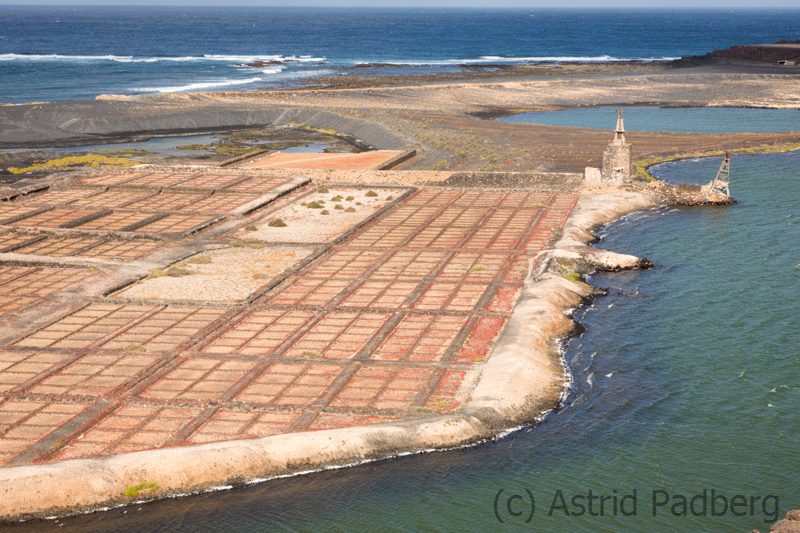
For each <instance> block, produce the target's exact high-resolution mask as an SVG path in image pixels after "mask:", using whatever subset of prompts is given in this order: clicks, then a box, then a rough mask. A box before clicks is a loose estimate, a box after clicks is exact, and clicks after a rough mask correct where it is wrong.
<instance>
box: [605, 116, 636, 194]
mask: <svg viewBox="0 0 800 533" xmlns="http://www.w3.org/2000/svg"><path fill="white" fill-rule="evenodd" d="M631 168H632V165H631V145H630V144H628V142H627V141H626V140H625V121H624V118H623V116H622V110H621V109H617V127H616V129H615V130H614V140H613V141H612V142H611V144H609V145H608V146H607V147H606V150H605V152H603V168H602V170H601V172H602V175H603V180H604V181H606V182H608V183H613V184H622V183H624V182H626V181H628V180H629V179H630V177H631Z"/></svg>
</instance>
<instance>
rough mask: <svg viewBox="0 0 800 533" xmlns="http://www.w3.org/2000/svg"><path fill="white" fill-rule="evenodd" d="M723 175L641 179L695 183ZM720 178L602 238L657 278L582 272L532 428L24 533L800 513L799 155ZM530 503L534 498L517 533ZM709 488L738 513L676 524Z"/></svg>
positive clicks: (665, 170)
mask: <svg viewBox="0 0 800 533" xmlns="http://www.w3.org/2000/svg"><path fill="white" fill-rule="evenodd" d="M718 164H719V160H718V159H704V160H685V161H678V162H673V163H668V164H664V165H659V166H657V167H655V168H654V169H653V171H654V172H655V174H656V175H657V176H658V177H660V178H662V179H665V180H667V181H672V182H705V181H708V179H709V177H710V176H712V175H713V173H714V172H715V171H716V168H717V166H718ZM732 172H733V180H732V190H733V194H734V195H735V196H736V198H737V199H738V201H739V203H738V204H736V205H734V206H731V207H727V208H683V209H657V210H653V211H647V212H642V213H637V214H634V215H631V216H628V217H626V218H624V219H622V220H620V221H618V222H615V223H613V224H611V225H609V226H607V227H605V228H603V229H602V231H601V232H600V236H601V240H600V242H599V243H598V246H600V247H602V248H607V249H612V250H616V251H620V252H627V253H632V254H637V255H640V256H646V257H648V258H649V259H651V260H652V261H653V262H654V263H655V264H656V268H654V269H652V270H648V271H642V272H626V273H617V274H597V275H595V276H592V278H591V280H590V281H591V282H592V283H593V284H595V285H598V286H601V287H605V288H607V289H608V295H607V296H605V297H602V298H599V299H597V300H595V302H594V304H593V305H591V306H590V307H588V308H585V309H583V310H581V311H579V312H578V313H577V319H578V320H579V321H580V322H581V323H582V324H583V325H584V326H585V327H586V333H585V334H583V335H582V336H579V337H576V338H574V339H572V340H570V341H569V342H568V343H567V345H566V351H565V358H566V361H567V363H568V365H569V368H570V371H571V373H572V376H573V384H572V387H571V390H570V393H569V396H568V398H567V399H566V401H565V404H564V406H563V407H562V408H561V409H560V410H559V411H557V412H555V413H553V414H551V415H550V416H549V417H547V418H546V419H545V421H544V422H543V423H541V424H539V425H538V426H536V427H530V428H525V429H523V430H520V431H517V432H515V433H513V434H511V435H509V436H507V437H505V438H502V439H500V440H498V441H495V442H490V443H486V444H482V445H479V446H476V447H472V448H466V449H461V450H454V451H448V452H441V453H432V454H424V455H416V456H408V457H402V458H399V459H395V460H389V461H381V462H376V463H371V464H366V465H362V466H359V467H355V468H349V469H344V470H337V471H328V472H322V473H318V474H313V475H307V476H301V477H295V478H287V479H278V480H272V481H269V482H266V483H262V484H258V485H252V486H249V487H245V488H236V489H233V490H228V491H222V492H217V493H212V494H206V495H199V496H194V497H189V498H182V499H176V500H167V501H162V502H154V503H150V504H143V505H134V506H129V507H127V508H124V509H114V510H110V511H107V512H102V513H96V514H91V515H85V516H78V517H73V518H68V519H65V520H62V521H58V522H44V523H42V522H37V523H29V524H22V525H21V526H19V530H25V531H50V530H52V531H61V532H63V531H76V532H88V531H119V530H125V531H132V532H134V531H135V532H138V531H142V532H144V531H147V532H150V531H170V532H173V531H242V532H256V531H259V532H260V531H419V530H424V531H453V530H463V531H488V530H495V529H499V530H513V531H531V530H535V531H556V532H565V533H566V532H582V531H587V532H588V531H609V532H611V531H649V532H653V531H655V532H661V531H663V532H671V531H737V532H744V531H750V530H752V529H753V528H760V529H761V530H762V531H765V530H768V529H769V523H768V522H769V521H770V520H771V519H773V518H775V517H776V516H777V515H781V516H782V515H783V514H784V513H785V512H786V511H788V510H789V509H792V508H797V507H800V494H799V493H798V491H797V479H798V476H800V454H798V450H800V417H798V416H797V413H798V412H800V320H798V318H797V314H796V313H797V311H798V297H799V296H800V237H799V236H798V235H799V233H800V209H799V208H798V203H797V199H798V197H800V152H790V153H783V154H770V155H753V156H734V159H733V162H732ZM526 489H527V490H529V491H530V494H531V495H533V497H534V498H535V502H536V508H535V513H534V515H533V516H532V517H531V520H530V522H528V523H525V520H526V519H527V518H528V511H529V508H528V507H527V505H528V503H527V498H528V497H529V496H528V493H527V492H526ZM500 490H503V492H502V493H500V495H499V497H498V493H499V491H500ZM590 490H591V491H593V494H595V495H597V494H602V495H606V496H609V497H613V496H614V495H616V496H617V497H618V499H619V498H621V497H622V496H624V495H632V494H633V491H634V490H635V491H636V495H637V498H636V502H637V506H636V509H635V511H636V513H635V516H624V515H623V514H622V513H621V509H618V512H617V513H614V512H613V510H612V508H611V504H610V503H607V504H606V507H605V508H604V511H605V512H604V515H603V516H590V515H589V514H588V510H587V512H585V513H584V514H582V515H579V516H576V515H574V514H570V515H569V516H567V515H565V514H564V512H563V509H562V508H561V507H559V506H558V504H559V503H560V501H559V500H558V495H559V494H561V495H562V496H563V497H564V499H565V502H566V503H567V510H568V511H570V512H571V513H573V512H579V509H578V507H576V506H574V505H572V501H571V499H572V497H573V496H575V495H578V496H581V495H583V496H584V497H586V496H588V491H590ZM703 490H706V494H707V497H710V496H711V491H712V490H714V491H715V495H716V496H717V501H718V503H717V506H716V507H715V512H717V513H720V511H721V507H720V502H721V500H720V499H719V498H720V497H719V495H720V494H722V495H723V496H724V497H725V498H726V499H727V500H728V502H730V500H731V499H732V498H733V497H734V496H736V495H740V496H742V497H745V498H746V501H747V504H746V505H745V507H744V508H742V507H739V506H737V507H736V511H737V512H738V513H740V514H741V513H743V514H744V516H735V515H733V514H731V512H730V511H729V510H727V511H726V512H725V513H722V516H716V517H715V516H708V515H710V514H711V512H712V509H711V507H710V502H708V500H707V503H708V504H709V507H708V508H707V509H706V516H693V515H692V514H691V511H689V510H687V516H682V515H681V513H680V511H681V508H680V507H678V508H677V509H676V510H677V515H676V513H675V512H673V511H674V509H673V508H672V504H673V503H674V502H676V501H679V497H680V496H685V497H686V498H692V497H693V496H694V495H696V494H698V493H700V494H702V491H703ZM654 491H656V492H655V494H656V497H657V501H658V502H661V501H662V500H663V499H664V498H665V497H666V498H669V503H668V504H667V505H665V506H658V507H657V508H656V516H653V512H652V497H653V493H654ZM659 491H663V492H659ZM514 495H519V496H520V498H518V499H515V498H513V496H514ZM767 496H772V498H767V500H766V501H767V505H766V506H764V505H763V502H764V500H763V498H765V497H767ZM755 497H760V498H762V499H760V500H752V501H753V503H754V505H753V508H752V513H751V512H750V506H749V502H750V501H751V498H755ZM554 500H555V503H556V504H557V505H556V507H557V508H556V509H555V510H553V512H552V513H551V512H550V511H551V507H552V505H553V502H554ZM609 501H611V500H609ZM736 501H738V500H736ZM578 502H579V503H580V500H578ZM584 502H585V500H584ZM630 502H631V500H630V499H629V500H627V503H628V505H627V508H626V510H627V511H629V512H630V511H631V510H632V509H631V506H630ZM699 502H700V500H697V502H696V507H695V510H696V511H698V512H700V511H702V509H701V507H700V506H699ZM496 504H497V505H496ZM593 509H594V511H595V514H597V511H598V508H597V505H595V506H594V507H593ZM743 509H744V511H743ZM509 511H511V512H509ZM515 515H518V516H515ZM498 517H499V519H500V520H503V523H500V522H499V519H498ZM13 529H14V530H17V528H13Z"/></svg>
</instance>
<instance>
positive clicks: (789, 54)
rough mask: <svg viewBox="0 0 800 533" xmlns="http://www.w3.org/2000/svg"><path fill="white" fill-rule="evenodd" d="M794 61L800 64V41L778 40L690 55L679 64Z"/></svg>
mask: <svg viewBox="0 0 800 533" xmlns="http://www.w3.org/2000/svg"><path fill="white" fill-rule="evenodd" d="M780 62H785V63H787V64H788V63H794V64H798V65H800V41H778V42H776V43H774V44H746V45H741V46H732V47H730V48H725V49H724V50H714V51H713V52H709V53H707V54H705V55H702V56H689V57H684V58H682V59H679V60H678V61H676V62H675V64H677V65H697V64H709V63H712V64H719V63H723V64H727V63H772V64H778V63H780Z"/></svg>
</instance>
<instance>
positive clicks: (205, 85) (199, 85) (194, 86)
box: [128, 78, 263, 93]
mask: <svg viewBox="0 0 800 533" xmlns="http://www.w3.org/2000/svg"><path fill="white" fill-rule="evenodd" d="M259 81H263V80H262V79H261V78H247V79H243V80H221V81H206V82H196V83H190V84H188V85H178V86H174V87H131V88H130V89H128V90H130V91H134V92H139V93H179V92H184V91H196V90H199V89H212V88H214V87H227V86H230V85H247V84H249V83H256V82H259Z"/></svg>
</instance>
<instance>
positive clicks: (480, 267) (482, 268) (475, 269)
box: [472, 265, 486, 272]
mask: <svg viewBox="0 0 800 533" xmlns="http://www.w3.org/2000/svg"><path fill="white" fill-rule="evenodd" d="M485 270H486V267H485V266H483V265H475V266H474V267H472V271H473V272H484V271H485Z"/></svg>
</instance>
